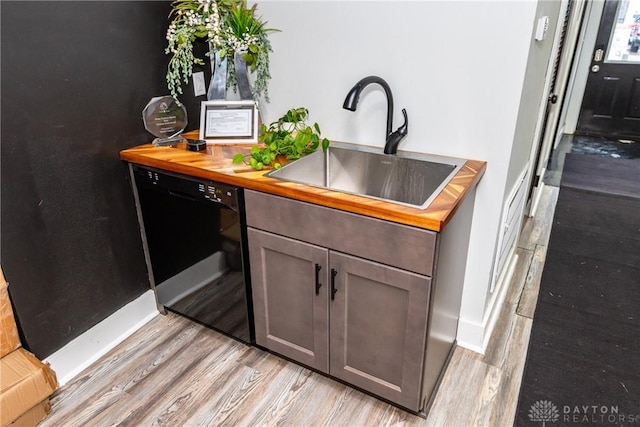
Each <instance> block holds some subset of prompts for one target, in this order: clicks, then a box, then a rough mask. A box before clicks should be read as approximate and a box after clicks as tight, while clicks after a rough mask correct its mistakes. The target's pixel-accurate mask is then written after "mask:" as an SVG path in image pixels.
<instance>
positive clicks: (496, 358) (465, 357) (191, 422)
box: [39, 187, 558, 427]
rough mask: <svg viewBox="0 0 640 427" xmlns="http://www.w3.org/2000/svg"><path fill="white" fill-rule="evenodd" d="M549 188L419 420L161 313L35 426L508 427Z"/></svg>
mask: <svg viewBox="0 0 640 427" xmlns="http://www.w3.org/2000/svg"><path fill="white" fill-rule="evenodd" d="M557 190H558V189H557V188H556V187H546V188H545V190H544V191H545V192H544V195H543V200H542V203H543V205H542V206H541V208H540V209H541V210H540V214H539V215H538V217H536V218H528V219H527V220H526V221H525V224H524V226H523V232H522V234H521V237H520V241H519V244H518V248H517V254H518V256H519V258H518V262H517V265H516V269H515V272H514V274H513V277H512V279H511V283H510V285H509V286H510V287H509V290H508V293H507V296H506V299H505V303H504V306H503V308H502V312H501V315H500V317H499V319H498V322H497V324H496V329H495V331H494V334H493V336H492V338H491V342H490V343H489V346H488V349H487V352H486V354H485V355H480V354H477V353H474V352H472V351H469V350H466V349H464V348H460V347H458V348H456V350H455V352H454V354H453V357H452V360H451V362H450V364H449V367H448V368H447V371H446V372H445V375H444V377H443V379H442V385H441V387H440V389H439V391H438V393H437V395H436V397H435V399H434V401H433V404H432V407H431V410H430V411H429V413H428V416H427V418H426V419H423V418H420V417H417V416H415V415H412V414H409V413H407V412H405V411H403V410H401V409H398V408H396V407H394V406H392V405H389V404H387V403H384V402H382V401H380V400H378V399H376V398H374V397H372V396H369V395H367V394H365V393H362V392H359V391H357V390H354V389H352V388H350V387H348V386H345V385H343V384H341V383H339V382H336V381H334V380H332V379H330V378H327V377H325V376H322V375H320V374H317V373H315V372H312V371H310V370H308V369H306V368H303V367H301V366H299V365H297V364H295V363H291V362H288V361H286V360H283V359H281V358H279V357H277V356H274V355H272V354H269V353H266V352H264V351H262V350H259V349H257V348H254V347H249V346H246V345H245V344H243V343H240V342H238V341H236V340H233V339H231V338H228V337H226V336H223V335H221V334H219V333H217V332H215V331H212V330H210V329H208V328H205V327H203V326H200V325H198V324H196V323H193V322H190V321H188V320H186V319H184V318H182V317H181V316H177V315H174V314H168V315H166V316H162V315H160V316H158V317H156V318H155V319H154V320H152V321H151V322H149V323H148V324H147V325H145V326H144V327H143V328H141V329H140V330H138V331H137V332H136V333H135V334H133V335H132V336H131V337H129V338H128V339H127V340H125V341H124V342H122V343H121V344H120V345H119V346H117V347H116V348H114V349H113V350H112V351H111V352H109V353H108V354H107V355H105V356H104V357H103V358H101V359H100V360H99V361H98V362H96V363H95V364H93V365H92V366H91V367H89V368H88V369H86V370H85V371H84V372H82V373H81V374H80V375H78V376H77V377H76V378H75V379H74V380H73V381H72V382H70V383H68V384H67V385H65V386H64V387H62V388H61V389H60V390H58V391H57V392H56V393H55V394H54V395H53V397H52V399H51V403H52V412H51V414H50V415H49V417H48V418H46V419H45V420H44V421H43V422H42V423H40V424H39V425H40V426H42V427H50V426H55V427H57V426H112V425H118V426H257V425H260V426H262V425H268V426H272V425H278V426H403V425H406V426H414V425H415V426H455V427H464V426H492V427H495V426H511V425H513V420H514V417H515V410H516V404H517V398H518V391H519V389H520V381H521V378H522V373H523V369H524V361H525V357H526V351H527V344H528V341H529V334H530V331H531V323H532V317H533V313H534V309H535V303H536V299H537V295H538V293H537V292H538V286H539V282H540V274H541V271H542V266H543V265H544V257H545V255H546V244H547V241H548V238H549V230H550V228H551V223H552V216H553V211H554V207H555V201H556V198H557V195H558V191H557Z"/></svg>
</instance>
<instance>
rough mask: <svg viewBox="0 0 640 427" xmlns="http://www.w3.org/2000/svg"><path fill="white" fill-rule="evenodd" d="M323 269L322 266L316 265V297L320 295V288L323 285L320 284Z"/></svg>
mask: <svg viewBox="0 0 640 427" xmlns="http://www.w3.org/2000/svg"><path fill="white" fill-rule="evenodd" d="M321 269H322V267H321V266H320V264H316V295H320V287H321V286H322V283H320V270H321Z"/></svg>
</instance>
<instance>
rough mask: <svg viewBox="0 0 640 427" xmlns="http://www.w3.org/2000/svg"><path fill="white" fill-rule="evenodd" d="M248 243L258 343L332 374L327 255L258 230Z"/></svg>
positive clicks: (251, 235)
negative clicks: (317, 282)
mask: <svg viewBox="0 0 640 427" xmlns="http://www.w3.org/2000/svg"><path fill="white" fill-rule="evenodd" d="M248 241H249V259H250V263H251V282H252V283H251V284H252V288H253V308H254V318H255V329H256V342H257V343H258V344H259V345H261V346H263V347H266V348H268V349H269V350H272V351H274V352H276V353H280V354H282V355H283V356H286V357H289V358H291V359H293V360H296V361H298V362H300V363H303V364H305V365H307V366H310V367H313V368H315V369H318V370H320V371H324V372H328V370H329V360H328V353H329V340H328V333H329V331H328V329H329V318H328V317H329V313H328V310H329V307H328V288H329V286H328V283H327V281H326V280H325V278H326V277H327V265H328V251H327V250H326V249H324V248H320V247H318V246H314V245H310V244H308V243H303V242H300V241H297V240H293V239H289V238H286V237H282V236H278V235H275V234H271V233H267V232H264V231H259V230H256V229H253V228H249V229H248ZM316 266H317V267H316ZM316 268H319V271H318V273H317V277H318V281H319V283H320V285H321V286H320V288H319V289H318V292H316Z"/></svg>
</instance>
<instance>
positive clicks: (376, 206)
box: [120, 134, 486, 232]
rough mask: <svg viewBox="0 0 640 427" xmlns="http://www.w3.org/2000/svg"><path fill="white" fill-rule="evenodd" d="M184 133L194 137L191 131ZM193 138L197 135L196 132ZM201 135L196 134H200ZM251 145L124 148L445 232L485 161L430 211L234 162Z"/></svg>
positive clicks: (187, 168) (124, 154) (180, 168)
mask: <svg viewBox="0 0 640 427" xmlns="http://www.w3.org/2000/svg"><path fill="white" fill-rule="evenodd" d="M185 136H187V137H189V136H191V135H190V134H186V135H185ZM192 137H193V136H192ZM196 138H197V136H196ZM249 149H250V146H247V145H222V144H220V145H207V150H206V151H200V152H195V151H188V150H187V149H186V144H184V143H182V144H177V145H175V146H167V147H156V146H154V145H152V144H145V145H140V146H138V147H133V148H129V149H126V150H123V151H121V152H120V158H121V159H122V160H124V161H127V162H130V163H136V164H139V165H145V166H150V167H154V168H157V169H162V170H166V171H171V172H176V173H181V174H184V175H191V176H195V177H199V178H205V179H209V180H212V181H218V182H222V183H226V184H231V185H237V186H239V187H243V188H248V189H252V190H256V191H262V192H264V193H269V194H274V195H278V196H283V197H288V198H291V199H295V200H300V201H304V202H309V203H314V204H317V205H321V206H326V207H331V208H335V209H340V210H343V211H347V212H352V213H356V214H361V215H366V216H369V217H373V218H379V219H384V220H388V221H393V222H397V223H400V224H406V225H411V226H415V227H419V228H424V229H428V230H432V231H438V232H439V231H442V230H443V229H444V227H445V226H446V224H447V223H448V222H449V221H450V220H451V218H452V217H453V214H454V213H455V211H456V210H457V208H458V207H459V206H460V205H461V203H462V201H463V200H464V198H465V197H466V196H467V195H468V194H469V192H470V191H471V190H472V189H473V188H474V186H475V185H476V184H477V183H478V181H479V180H480V178H481V177H482V175H483V174H484V171H485V169H486V162H483V161H477V160H467V161H466V163H465V164H464V165H463V166H462V168H461V169H460V170H459V171H458V173H457V174H456V175H455V176H454V177H453V178H452V179H451V181H450V182H449V183H448V184H447V186H446V187H445V188H444V190H442V191H441V192H440V194H439V195H438V196H437V197H436V198H435V199H434V201H433V202H432V203H431V204H430V205H429V206H428V207H427V208H426V209H417V208H412V207H409V206H404V205H399V204H395V203H389V202H384V201H381V200H375V199H370V198H368V197H361V196H356V195H352V194H346V193H341V192H337V191H332V190H328V189H322V188H316V187H311V186H307V185H302V184H297V183H293V182H286V181H281V180H278V179H274V178H269V177H267V176H264V174H265V173H266V172H268V171H269V170H270V169H267V168H265V170H262V171H259V172H258V171H255V170H253V169H251V168H250V167H249V166H248V165H244V164H233V163H232V158H233V156H234V155H235V154H237V153H239V152H242V153H245V154H247V153H249Z"/></svg>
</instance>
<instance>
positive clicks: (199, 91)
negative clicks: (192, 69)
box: [192, 71, 207, 96]
mask: <svg viewBox="0 0 640 427" xmlns="http://www.w3.org/2000/svg"><path fill="white" fill-rule="evenodd" d="M192 76H193V92H194V94H195V96H201V95H205V94H206V93H207V89H206V86H205V84H204V72H202V71H198V72H197V73H193V75H192Z"/></svg>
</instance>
